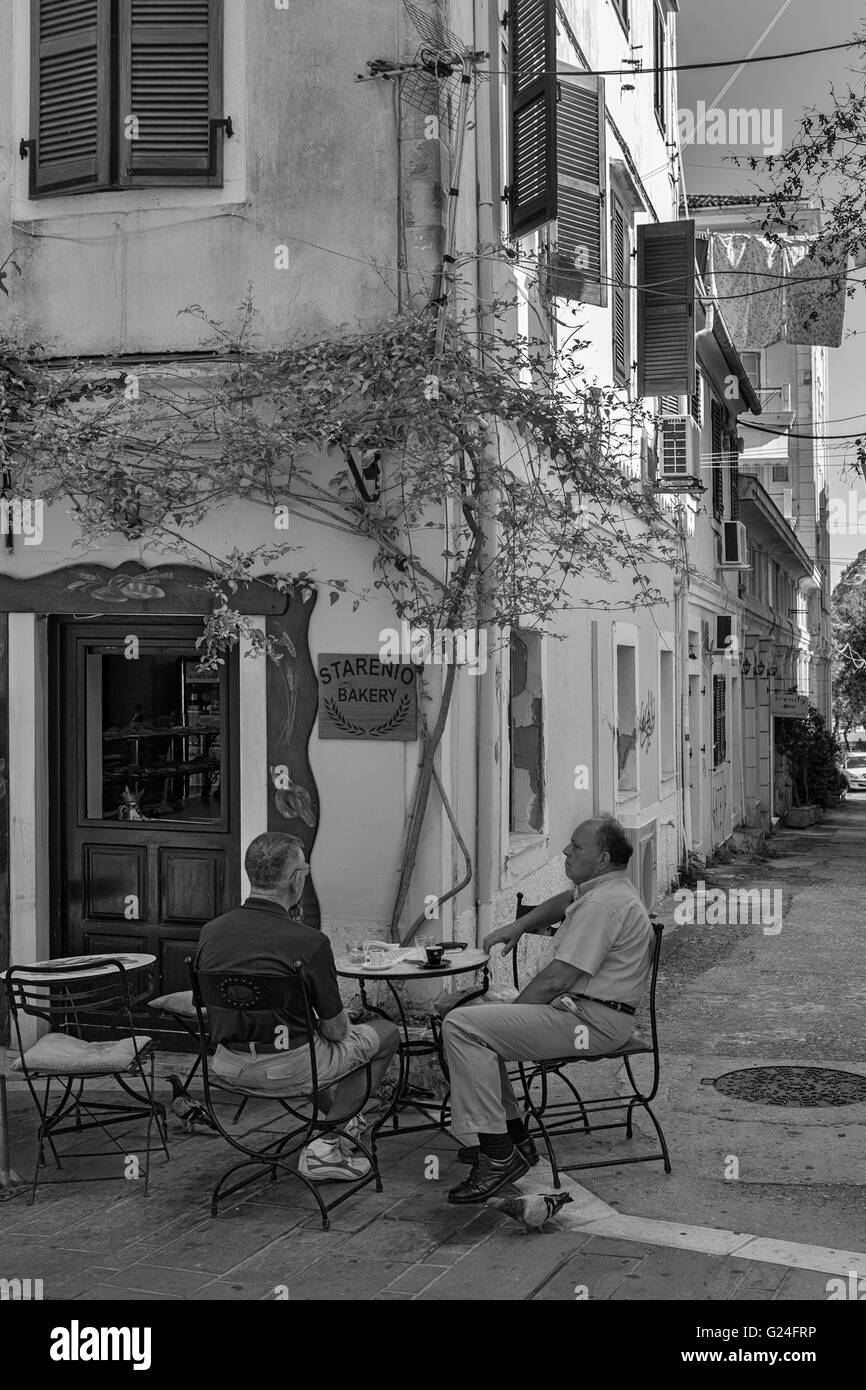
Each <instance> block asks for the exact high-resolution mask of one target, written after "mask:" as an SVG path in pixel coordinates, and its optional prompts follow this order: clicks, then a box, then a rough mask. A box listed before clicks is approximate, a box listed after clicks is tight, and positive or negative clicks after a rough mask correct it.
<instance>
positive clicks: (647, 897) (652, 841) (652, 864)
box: [626, 818, 658, 912]
mask: <svg viewBox="0 0 866 1390" xmlns="http://www.w3.org/2000/svg"><path fill="white" fill-rule="evenodd" d="M626 833H627V834H628V837H629V839H630V840H631V848H632V855H631V859H630V860H629V861H628V871H629V875H630V877H631V881H632V883H633V884H634V886H635V888H636V889H637V891H638V893H639V894H640V899H641V902H642V903H643V905H644V907H645V908H646V910H647V912H651V911H652V909H653V908H654V907H655V905H656V896H657V892H658V831H657V829H656V821H655V818H653V820H650V821H646V822H645V823H644V824H643V825H641V826H636V827H634V828H633V829H629V830H628V831H627V832H626Z"/></svg>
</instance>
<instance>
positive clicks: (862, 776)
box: [842, 753, 866, 792]
mask: <svg viewBox="0 0 866 1390" xmlns="http://www.w3.org/2000/svg"><path fill="white" fill-rule="evenodd" d="M842 781H843V784H844V787H845V790H846V792H866V753H849V754H848V756H847V758H846V759H845V766H844V768H843V769H842Z"/></svg>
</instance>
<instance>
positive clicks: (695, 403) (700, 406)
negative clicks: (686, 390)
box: [691, 366, 704, 425]
mask: <svg viewBox="0 0 866 1390" xmlns="http://www.w3.org/2000/svg"><path fill="white" fill-rule="evenodd" d="M691 411H692V419H693V420H694V422H695V424H696V425H702V424H703V423H704V378H703V374H702V372H701V369H700V367H697V366H696V367H695V392H694V395H693V396H692V400H691Z"/></svg>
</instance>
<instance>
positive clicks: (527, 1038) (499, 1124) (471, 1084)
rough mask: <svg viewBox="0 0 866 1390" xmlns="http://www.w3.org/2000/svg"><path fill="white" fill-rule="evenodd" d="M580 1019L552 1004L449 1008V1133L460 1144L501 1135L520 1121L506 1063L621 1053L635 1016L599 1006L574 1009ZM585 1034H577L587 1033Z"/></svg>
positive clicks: (446, 1032) (581, 1005) (446, 1026)
mask: <svg viewBox="0 0 866 1390" xmlns="http://www.w3.org/2000/svg"><path fill="white" fill-rule="evenodd" d="M577 1008H578V1013H577V1014H573V1013H570V1012H568V1011H566V1010H564V1009H555V1008H554V1007H553V1005H552V1004H483V1002H482V1001H479V1004H478V1006H477V1007H476V1006H475V1005H472V1004H470V1005H468V1006H465V1007H463V1008H457V1009H452V1010H451V1012H450V1013H449V1014H448V1016H447V1017H446V1019H445V1020H444V1022H443V1024H442V1039H443V1042H444V1045H445V1056H446V1059H447V1062H448V1070H449V1073H450V1076H451V1132H452V1134H453V1135H454V1137H455V1138H457V1139H459V1140H460V1142H461V1143H464V1144H477V1143H478V1135H479V1134H504V1133H505V1127H506V1122H507V1121H508V1120H516V1119H519V1118H520V1117H521V1116H522V1114H523V1107H522V1106H521V1105H520V1104H518V1101H517V1098H516V1096H515V1094H514V1089H513V1087H512V1085H511V1082H510V1081H509V1079H508V1073H507V1068H506V1063H507V1062H537V1061H542V1060H544V1059H545V1058H553V1057H568V1056H572V1055H573V1056H574V1058H575V1060H576V1061H579V1060H580V1058H581V1057H597V1056H599V1055H600V1054H601V1053H603V1052H611V1051H613V1050H614V1049H615V1048H617V1047H621V1046H622V1044H623V1043H624V1042H626V1041H627V1039H628V1038H629V1037H630V1036H631V1033H632V1030H633V1028H634V1018H633V1016H632V1015H630V1014H623V1013H617V1012H616V1010H614V1009H607V1008H605V1007H604V1005H603V1004H593V1003H589V1002H578V1003H577ZM584 1027H585V1029H586V1032H585V1033H584V1032H582V1031H578V1030H579V1029H582V1028H584Z"/></svg>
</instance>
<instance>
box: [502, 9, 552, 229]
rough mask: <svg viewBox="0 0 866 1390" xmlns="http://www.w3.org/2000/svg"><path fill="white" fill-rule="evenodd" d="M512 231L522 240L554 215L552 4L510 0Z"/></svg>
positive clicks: (510, 183)
mask: <svg viewBox="0 0 866 1390" xmlns="http://www.w3.org/2000/svg"><path fill="white" fill-rule="evenodd" d="M509 26H510V45H509V47H510V54H509V66H510V68H511V138H510V146H509V147H510V153H511V175H510V178H509V181H508V182H509V209H510V214H511V221H510V229H511V235H512V236H525V235H526V233H527V232H532V231H534V230H535V228H536V227H541V226H542V225H543V224H544V223H545V222H551V221H552V220H553V218H554V217H555V216H556V3H555V0H512V3H511V4H510V5H509Z"/></svg>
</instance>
